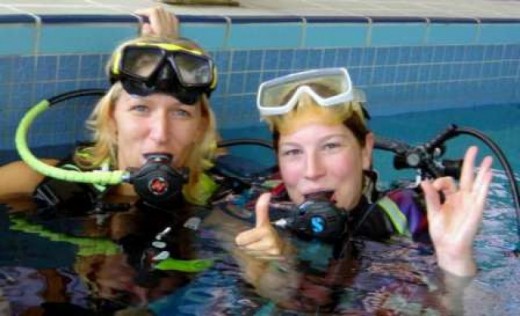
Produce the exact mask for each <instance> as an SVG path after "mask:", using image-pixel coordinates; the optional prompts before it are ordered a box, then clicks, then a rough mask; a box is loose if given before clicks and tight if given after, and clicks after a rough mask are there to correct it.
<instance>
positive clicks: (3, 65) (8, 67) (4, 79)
mask: <svg viewBox="0 0 520 316" xmlns="http://www.w3.org/2000/svg"><path fill="white" fill-rule="evenodd" d="M12 69H13V58H12V57H0V84H1V83H8V82H11V80H12V78H11V71H12Z"/></svg>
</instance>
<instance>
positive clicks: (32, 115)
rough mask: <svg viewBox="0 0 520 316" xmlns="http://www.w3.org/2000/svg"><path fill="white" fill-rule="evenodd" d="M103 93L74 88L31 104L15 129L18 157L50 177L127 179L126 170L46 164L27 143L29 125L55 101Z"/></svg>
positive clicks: (108, 182) (104, 180) (106, 182)
mask: <svg viewBox="0 0 520 316" xmlns="http://www.w3.org/2000/svg"><path fill="white" fill-rule="evenodd" d="M104 94H105V90H102V89H84V90H75V91H71V92H67V93H64V94H60V95H58V96H55V97H53V98H50V99H45V100H42V101H40V102H39V103H38V104H36V105H35V106H33V107H32V108H31V109H30V110H29V111H28V112H27V113H26V114H25V115H24V117H23V118H22V120H21V121H20V124H19V125H18V128H17V129H16V135H15V144H16V149H17V150H18V153H19V154H20V157H21V158H22V159H23V161H25V162H26V163H27V164H28V165H29V166H30V167H31V168H33V169H34V170H36V171H38V172H40V173H41V174H43V175H46V176H48V177H51V178H55V179H59V180H64V181H72V182H82V183H95V184H101V185H115V184H120V183H121V182H123V181H127V180H128V179H129V177H130V173H129V172H128V171H123V170H116V171H100V170H93V171H86V172H85V171H75V170H65V169H61V168H58V167H54V166H51V165H48V164H46V163H44V162H42V161H40V160H39V159H38V158H36V157H35V156H34V154H33V153H32V152H31V150H30V149H29V147H28V145H27V134H28V132H29V127H30V126H31V124H32V123H33V121H34V120H35V119H36V117H37V116H38V115H40V114H41V113H43V112H44V111H46V110H47V109H49V108H50V107H51V106H53V105H54V104H56V103H59V102H62V101H65V100H69V99H73V98H77V97H83V96H101V95H104Z"/></svg>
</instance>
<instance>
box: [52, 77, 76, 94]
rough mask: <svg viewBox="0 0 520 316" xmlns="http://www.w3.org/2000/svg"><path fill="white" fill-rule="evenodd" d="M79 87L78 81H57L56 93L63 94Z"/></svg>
mask: <svg viewBox="0 0 520 316" xmlns="http://www.w3.org/2000/svg"><path fill="white" fill-rule="evenodd" d="M77 88H78V84H77V81H74V80H68V81H58V82H56V94H61V93H65V92H69V91H73V90H76V89H77Z"/></svg>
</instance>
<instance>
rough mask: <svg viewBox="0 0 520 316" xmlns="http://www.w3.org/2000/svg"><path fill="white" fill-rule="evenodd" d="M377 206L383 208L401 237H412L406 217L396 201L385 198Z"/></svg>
mask: <svg viewBox="0 0 520 316" xmlns="http://www.w3.org/2000/svg"><path fill="white" fill-rule="evenodd" d="M377 204H378V205H379V206H381V208H382V209H383V210H384V211H385V213H386V215H387V216H388V217H389V218H390V221H391V222H392V224H393V225H394V228H395V229H396V230H397V232H398V233H399V235H410V233H409V231H408V225H407V219H406V216H404V214H403V213H402V212H401V210H400V209H399V207H398V206H397V204H395V202H394V201H392V200H391V199H390V198H388V197H387V196H385V197H384V198H382V199H380V200H379V201H377Z"/></svg>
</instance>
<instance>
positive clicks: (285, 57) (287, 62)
mask: <svg viewBox="0 0 520 316" xmlns="http://www.w3.org/2000/svg"><path fill="white" fill-rule="evenodd" d="M295 51H296V50H294V49H282V50H280V54H279V55H278V58H279V59H278V60H279V67H280V68H282V69H289V70H292V62H293V59H294V55H295ZM265 68H266V67H265V66H264V69H265Z"/></svg>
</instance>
